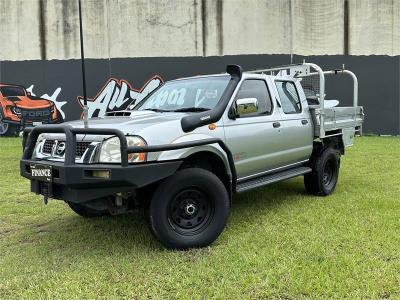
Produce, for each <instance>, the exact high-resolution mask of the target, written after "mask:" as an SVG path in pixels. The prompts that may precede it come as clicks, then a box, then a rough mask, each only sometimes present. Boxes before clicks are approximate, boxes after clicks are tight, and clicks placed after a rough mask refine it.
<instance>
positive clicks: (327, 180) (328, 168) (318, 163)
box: [304, 147, 340, 196]
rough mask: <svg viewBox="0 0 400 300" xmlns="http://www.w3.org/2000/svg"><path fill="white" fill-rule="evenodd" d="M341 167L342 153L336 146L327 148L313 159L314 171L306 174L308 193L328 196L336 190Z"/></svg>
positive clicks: (305, 181) (305, 180)
mask: <svg viewBox="0 0 400 300" xmlns="http://www.w3.org/2000/svg"><path fill="white" fill-rule="evenodd" d="M339 167H340V155H339V152H338V151H337V150H335V149H334V148H331V147H329V148H325V149H322V150H321V151H319V152H318V153H316V154H315V155H314V156H313V157H312V159H311V168H312V172H311V173H309V174H306V175H304V185H305V188H306V191H307V193H309V194H312V195H316V196H328V195H330V194H332V193H333V191H334V190H335V187H336V184H337V181H338V177H339Z"/></svg>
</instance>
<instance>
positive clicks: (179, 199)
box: [168, 188, 214, 235]
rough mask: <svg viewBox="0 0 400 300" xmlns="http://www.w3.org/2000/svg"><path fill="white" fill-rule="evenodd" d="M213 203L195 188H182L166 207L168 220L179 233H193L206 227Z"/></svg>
mask: <svg viewBox="0 0 400 300" xmlns="http://www.w3.org/2000/svg"><path fill="white" fill-rule="evenodd" d="M213 213H214V211H213V205H212V204H211V203H210V199H209V198H208V197H207V195H206V194H205V193H204V192H202V191H200V190H198V189H196V188H188V189H184V190H182V191H181V192H179V193H178V194H177V195H175V196H174V197H173V198H172V200H171V203H170V205H169V209H168V220H169V221H170V223H171V224H172V225H173V226H174V228H175V230H177V231H178V232H180V233H181V234H188V235H190V234H195V233H198V232H199V231H201V230H203V229H204V228H206V225H207V222H208V221H209V220H210V218H211V217H212V215H213Z"/></svg>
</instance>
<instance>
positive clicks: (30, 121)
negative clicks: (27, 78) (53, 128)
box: [0, 84, 63, 136]
mask: <svg viewBox="0 0 400 300" xmlns="http://www.w3.org/2000/svg"><path fill="white" fill-rule="evenodd" d="M62 121H63V119H62V116H61V114H60V113H59V112H58V110H57V108H56V107H55V105H54V103H53V102H52V101H50V100H46V99H42V98H40V97H34V96H32V95H31V94H30V93H29V92H27V91H26V89H25V87H23V86H19V85H11V84H0V135H3V136H13V135H16V134H17V133H18V132H19V131H20V130H21V129H22V128H24V127H25V126H27V125H34V124H36V123H60V122H62Z"/></svg>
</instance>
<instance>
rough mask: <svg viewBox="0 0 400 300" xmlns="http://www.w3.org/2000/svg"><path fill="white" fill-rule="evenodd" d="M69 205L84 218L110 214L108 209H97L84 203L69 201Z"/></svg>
mask: <svg viewBox="0 0 400 300" xmlns="http://www.w3.org/2000/svg"><path fill="white" fill-rule="evenodd" d="M67 204H68V205H69V207H70V208H71V209H72V210H73V211H74V212H75V213H76V214H78V215H80V216H81V217H84V218H95V217H102V216H109V215H110V213H109V212H108V210H97V209H93V208H90V207H88V206H86V205H84V204H78V203H72V202H67Z"/></svg>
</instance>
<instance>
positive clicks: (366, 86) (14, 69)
mask: <svg viewBox="0 0 400 300" xmlns="http://www.w3.org/2000/svg"><path fill="white" fill-rule="evenodd" d="M304 59H305V60H306V61H307V62H314V63H316V64H318V65H320V66H321V67H322V68H323V69H328V70H332V69H336V68H340V67H341V66H342V64H345V65H346V68H348V69H350V70H352V71H353V72H354V73H355V74H356V75H357V77H358V82H359V104H360V105H362V106H364V111H365V114H366V116H365V122H364V124H363V132H364V133H365V134H367V133H373V134H387V135H399V134H400V101H399V99H400V90H399V89H398V86H399V82H400V72H399V67H398V66H399V56H396V57H389V56H384V55H380V56H379V55H372V56H352V55H328V56H324V55H322V56H307V57H304V56H299V55H294V56H293V62H295V63H297V62H302V61H303V60H304ZM289 62H290V55H286V54H276V55H267V54H265V55H264V54H254V55H232V56H209V57H142V58H111V59H87V60H86V82H87V97H88V107H89V115H90V117H101V116H103V115H105V114H106V113H108V112H112V111H117V110H126V109H131V108H133V107H134V106H135V105H137V104H138V103H139V102H140V101H142V99H143V98H144V97H145V96H146V95H148V94H149V93H150V92H151V91H153V90H154V89H155V88H157V87H158V86H160V84H162V83H163V81H164V79H165V80H171V79H176V78H181V77H187V76H194V75H199V74H216V73H222V72H224V70H225V68H226V65H227V64H239V65H241V66H242V67H243V69H244V70H254V69H263V68H267V67H271V66H277V65H285V64H288V63H289ZM371 70H373V72H374V74H380V76H371ZM160 74H161V75H162V77H161V76H159V75H160ZM81 75H82V69H81V62H80V60H77V59H71V60H31V61H0V89H2V90H4V92H0V136H1V135H16V134H18V132H19V130H20V129H21V128H23V127H24V126H26V125H28V124H34V123H35V124H39V123H41V122H42V123H53V124H54V123H59V122H63V121H71V120H77V119H80V118H81V117H82V104H83V100H82V94H83V92H82V77H81ZM1 83H2V84H1ZM4 94H5V95H4ZM326 94H327V97H329V99H339V100H340V104H341V105H344V106H351V105H352V97H353V85H352V81H351V78H350V77H344V76H331V77H329V78H327V82H326ZM163 96H164V97H166V96H165V95H163ZM209 96H212V94H211V93H210V94H209ZM194 98H195V101H201V99H202V97H200V96H199V98H198V99H196V95H195V97H194ZM168 99H175V98H173V97H172V96H171V98H170V96H168ZM176 99H177V100H176V101H179V100H178V98H176ZM160 101H161V100H160ZM171 101H172V100H171Z"/></svg>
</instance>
